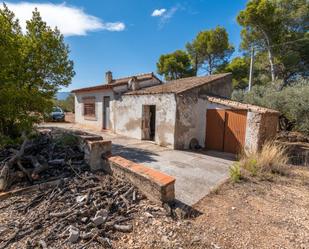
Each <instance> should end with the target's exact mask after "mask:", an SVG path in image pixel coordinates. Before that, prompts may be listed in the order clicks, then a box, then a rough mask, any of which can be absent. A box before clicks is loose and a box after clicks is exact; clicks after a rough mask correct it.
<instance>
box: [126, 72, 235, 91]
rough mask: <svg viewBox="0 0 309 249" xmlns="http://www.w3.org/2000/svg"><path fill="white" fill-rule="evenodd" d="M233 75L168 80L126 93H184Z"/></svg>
mask: <svg viewBox="0 0 309 249" xmlns="http://www.w3.org/2000/svg"><path fill="white" fill-rule="evenodd" d="M229 75H231V74H230V73H225V74H214V75H209V76H202V77H196V76H195V77H189V78H182V79H178V80H172V81H168V82H167V83H165V84H162V85H157V86H153V87H148V88H144V89H141V90H137V91H133V92H128V93H126V95H143V94H162V93H176V94H178V93H182V92H185V91H187V90H190V89H193V88H195V87H199V86H202V85H204V84H208V83H210V82H213V81H216V80H218V79H221V78H224V77H226V76H229Z"/></svg>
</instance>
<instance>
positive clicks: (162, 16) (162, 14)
mask: <svg viewBox="0 0 309 249" xmlns="http://www.w3.org/2000/svg"><path fill="white" fill-rule="evenodd" d="M179 7H180V5H179V4H178V5H176V6H174V7H172V8H170V9H155V10H154V11H153V12H152V14H151V16H155V17H159V20H160V21H159V28H163V26H164V25H165V24H166V23H167V22H168V21H169V20H170V19H171V18H172V17H173V16H174V15H175V13H176V11H177V10H178V9H179Z"/></svg>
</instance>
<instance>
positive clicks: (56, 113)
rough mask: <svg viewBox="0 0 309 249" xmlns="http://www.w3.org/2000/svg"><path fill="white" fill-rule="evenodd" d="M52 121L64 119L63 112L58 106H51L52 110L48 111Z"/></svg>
mask: <svg viewBox="0 0 309 249" xmlns="http://www.w3.org/2000/svg"><path fill="white" fill-rule="evenodd" d="M50 118H51V119H52V121H62V122H63V121H64V118H65V114H64V112H63V110H62V109H61V108H60V107H53V111H52V112H51V113H50Z"/></svg>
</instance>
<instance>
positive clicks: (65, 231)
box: [0, 132, 143, 249]
mask: <svg viewBox="0 0 309 249" xmlns="http://www.w3.org/2000/svg"><path fill="white" fill-rule="evenodd" d="M76 138H77V137H76V136H73V135H72V134H53V133H52V132H46V133H40V134H39V135H37V136H36V137H35V138H33V139H27V138H25V139H24V142H23V143H22V145H21V146H15V147H14V146H8V147H6V148H4V149H2V150H0V172H1V173H0V192H1V191H4V190H5V191H8V192H6V193H10V192H13V191H11V190H10V188H13V187H14V188H15V189H18V190H20V189H27V191H23V192H22V193H20V194H19V195H16V194H15V196H13V197H11V198H6V197H5V198H6V199H4V198H3V197H1V198H2V201H1V202H0V203H1V205H0V212H1V213H2V214H3V216H2V218H1V216H0V249H2V248H7V247H10V246H11V247H12V248H16V247H17V248H26V247H27V248H49V247H53V248H63V244H65V243H68V244H69V245H70V247H72V246H73V247H74V248H84V247H86V246H88V245H90V244H92V242H96V243H99V244H100V245H101V246H102V245H103V246H104V247H111V246H112V241H113V239H115V237H117V234H119V233H123V232H131V231H132V229H133V226H132V224H131V222H132V221H131V220H132V219H133V218H134V213H135V212H137V211H138V203H139V201H140V200H141V199H142V198H143V196H142V195H141V194H140V193H139V192H138V191H137V189H135V187H133V186H132V185H131V184H129V183H127V182H125V181H120V180H117V179H115V178H113V177H112V176H110V175H106V174H103V173H96V174H94V173H91V172H90V171H89V166H88V165H87V164H86V163H85V161H84V153H83V151H82V149H81V148H80V146H79V142H78V140H76ZM51 182H53V184H51V185H49V187H48V188H41V186H42V185H44V183H45V184H46V183H51ZM39 183H40V184H39ZM29 188H30V190H31V192H30V191H28V190H29ZM3 217H11V218H8V219H6V218H3ZM25 241H26V242H25ZM57 243H60V244H57ZM56 244H57V245H56Z"/></svg>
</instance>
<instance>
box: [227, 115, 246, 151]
mask: <svg viewBox="0 0 309 249" xmlns="http://www.w3.org/2000/svg"><path fill="white" fill-rule="evenodd" d="M246 125H247V111H244V110H229V111H226V112H225V128H224V151H225V152H230V153H234V154H237V153H239V152H241V150H242V149H243V147H244V145H245V136H246Z"/></svg>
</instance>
